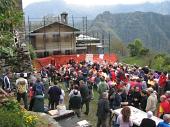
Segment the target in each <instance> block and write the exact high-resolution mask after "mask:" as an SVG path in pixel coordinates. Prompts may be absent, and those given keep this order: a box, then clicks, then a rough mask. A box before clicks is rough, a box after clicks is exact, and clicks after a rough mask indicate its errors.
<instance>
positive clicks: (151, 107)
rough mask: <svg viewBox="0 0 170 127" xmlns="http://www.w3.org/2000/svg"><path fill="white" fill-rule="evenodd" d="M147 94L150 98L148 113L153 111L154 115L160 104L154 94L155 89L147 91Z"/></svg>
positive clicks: (147, 105)
mask: <svg viewBox="0 0 170 127" xmlns="http://www.w3.org/2000/svg"><path fill="white" fill-rule="evenodd" d="M147 93H148V95H149V97H148V100H147V104H146V112H148V111H152V112H153V113H155V111H156V105H157V103H158V100H157V96H156V94H155V93H154V90H153V88H151V87H150V88H148V89H147Z"/></svg>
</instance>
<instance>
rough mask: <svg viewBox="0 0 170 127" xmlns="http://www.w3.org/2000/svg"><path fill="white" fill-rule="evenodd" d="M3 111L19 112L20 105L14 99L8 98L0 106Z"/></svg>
mask: <svg viewBox="0 0 170 127" xmlns="http://www.w3.org/2000/svg"><path fill="white" fill-rule="evenodd" d="M1 108H2V109H3V111H9V112H15V113H16V112H19V111H20V105H19V103H18V102H17V101H16V100H9V101H7V102H6V103H5V104H3V107H1Z"/></svg>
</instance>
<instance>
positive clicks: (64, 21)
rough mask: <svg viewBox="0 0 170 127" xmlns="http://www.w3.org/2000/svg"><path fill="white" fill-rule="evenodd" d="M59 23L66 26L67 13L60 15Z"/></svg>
mask: <svg viewBox="0 0 170 127" xmlns="http://www.w3.org/2000/svg"><path fill="white" fill-rule="evenodd" d="M61 23H63V24H68V13H66V12H63V13H61Z"/></svg>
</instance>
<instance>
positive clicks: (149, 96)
mask: <svg viewBox="0 0 170 127" xmlns="http://www.w3.org/2000/svg"><path fill="white" fill-rule="evenodd" d="M11 77H12V73H11V72H9V71H8V72H7V73H6V75H5V76H4V78H3V81H4V83H3V89H4V90H5V91H7V92H10V91H11V88H12V84H11V81H10V80H11ZM62 84H64V87H65V88H64V89H65V91H64V90H63V86H62ZM14 86H15V89H16V96H17V100H18V101H19V102H20V101H21V98H22V99H23V102H24V107H25V108H26V109H28V110H32V107H33V105H34V101H35V96H36V95H42V96H44V97H47V98H48V100H49V104H48V109H49V110H51V109H55V108H56V107H57V105H59V104H63V103H64V97H65V92H68V93H69V95H68V96H69V102H68V103H69V104H68V107H69V109H72V110H74V112H75V113H76V115H77V116H78V117H81V111H82V110H81V109H82V107H83V106H84V105H85V106H86V109H85V112H84V114H85V115H88V114H89V110H90V102H91V101H93V99H94V98H95V96H94V91H97V93H98V104H96V105H97V113H96V115H97V118H98V119H97V120H98V121H97V127H100V126H102V127H107V118H108V116H109V115H108V114H109V112H112V111H113V110H115V109H119V108H121V107H123V109H122V111H121V114H120V116H118V117H117V121H116V122H115V124H114V126H117V125H118V126H119V127H131V126H133V123H132V120H131V119H130V115H131V111H130V109H129V107H128V106H133V107H135V108H138V109H140V110H142V111H144V112H147V114H148V118H146V119H144V120H142V122H141V127H152V126H153V127H156V124H155V123H154V121H152V122H153V123H152V122H150V121H149V120H150V118H151V116H152V115H155V116H157V117H160V118H162V119H164V122H163V123H159V124H158V125H157V127H169V126H170V125H169V122H170V115H169V114H170V75H169V74H168V73H167V72H158V71H154V70H151V69H149V68H148V67H147V66H145V67H139V66H137V65H127V64H122V63H108V62H107V61H103V62H101V63H99V62H94V63H92V62H85V61H83V62H80V63H76V62H75V61H74V60H70V61H69V63H67V64H65V65H56V66H54V65H48V66H45V67H42V69H41V71H40V72H39V73H37V72H34V73H31V74H30V75H29V76H27V79H26V78H25V77H24V74H23V73H20V76H19V77H18V78H17V80H16V82H15V85H14ZM27 96H29V102H30V103H29V105H28V103H27V102H28V100H27ZM148 119H149V120H148ZM148 121H149V122H148ZM149 123H151V124H152V126H147V124H149Z"/></svg>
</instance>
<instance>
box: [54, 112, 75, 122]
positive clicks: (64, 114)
mask: <svg viewBox="0 0 170 127" xmlns="http://www.w3.org/2000/svg"><path fill="white" fill-rule="evenodd" d="M71 116H74V111H73V110H62V111H59V113H58V114H56V115H52V118H53V119H55V120H56V121H58V120H61V119H65V118H68V117H71Z"/></svg>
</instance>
